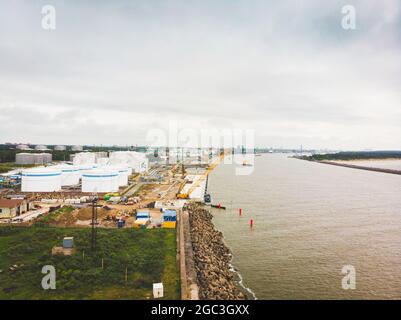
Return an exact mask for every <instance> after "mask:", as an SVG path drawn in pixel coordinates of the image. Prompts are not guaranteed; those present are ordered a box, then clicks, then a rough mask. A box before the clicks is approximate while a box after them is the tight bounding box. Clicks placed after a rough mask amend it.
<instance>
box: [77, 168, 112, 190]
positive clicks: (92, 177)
mask: <svg viewBox="0 0 401 320" xmlns="http://www.w3.org/2000/svg"><path fill="white" fill-rule="evenodd" d="M118 176H119V174H118V171H117V170H110V169H105V168H102V169H94V170H90V171H85V172H84V173H83V174H82V192H117V191H118V187H119V185H118V184H119V177H118Z"/></svg>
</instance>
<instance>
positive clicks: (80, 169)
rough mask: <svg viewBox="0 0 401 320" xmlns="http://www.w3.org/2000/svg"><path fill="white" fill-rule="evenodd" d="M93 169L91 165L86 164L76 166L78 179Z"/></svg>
mask: <svg viewBox="0 0 401 320" xmlns="http://www.w3.org/2000/svg"><path fill="white" fill-rule="evenodd" d="M92 169H93V166H92V165H88V164H83V165H80V166H78V172H79V177H82V175H83V174H84V173H85V172H86V171H90V170H92Z"/></svg>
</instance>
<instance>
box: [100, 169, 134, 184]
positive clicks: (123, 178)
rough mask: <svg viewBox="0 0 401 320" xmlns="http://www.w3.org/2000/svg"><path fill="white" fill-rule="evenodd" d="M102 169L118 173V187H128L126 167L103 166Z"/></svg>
mask: <svg viewBox="0 0 401 320" xmlns="http://www.w3.org/2000/svg"><path fill="white" fill-rule="evenodd" d="M102 168H103V169H106V170H113V171H117V172H118V186H119V187H122V186H127V185H128V167H127V166H124V165H115V166H103V167H102Z"/></svg>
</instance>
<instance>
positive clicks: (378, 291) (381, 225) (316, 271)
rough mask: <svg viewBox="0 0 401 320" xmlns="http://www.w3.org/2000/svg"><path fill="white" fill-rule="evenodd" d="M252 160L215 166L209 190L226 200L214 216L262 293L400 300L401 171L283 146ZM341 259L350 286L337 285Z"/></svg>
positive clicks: (237, 262)
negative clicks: (338, 161) (308, 156)
mask: <svg viewBox="0 0 401 320" xmlns="http://www.w3.org/2000/svg"><path fill="white" fill-rule="evenodd" d="M237 167H238V166H237ZM253 168H254V171H253V173H252V174H251V175H247V176H238V175H235V165H227V164H221V165H220V166H218V167H217V168H216V169H215V170H214V172H213V173H212V175H211V176H210V179H209V191H210V192H211V194H212V199H213V203H221V204H222V205H224V206H227V207H228V210H226V211H224V210H213V213H214V223H215V225H216V227H217V228H218V229H219V230H221V231H222V232H223V233H224V237H225V241H226V243H227V245H228V246H229V247H230V249H231V250H232V252H233V255H234V258H233V265H234V266H235V267H236V268H237V269H238V270H239V272H240V274H241V275H242V277H243V283H244V285H245V286H246V287H249V288H250V289H251V290H252V291H253V292H254V293H255V295H256V297H257V298H258V299H395V298H398V299H400V298H401V176H397V175H391V174H385V173H378V172H370V171H363V170H356V169H349V168H344V167H337V166H330V165H324V164H318V163H312V162H307V161H302V160H297V159H293V158H289V157H288V155H281V154H265V155H262V156H261V157H256V158H255V165H254V167H253ZM239 208H242V209H243V213H242V216H240V215H239V212H238V209H239ZM251 218H252V219H253V221H254V227H253V228H252V229H251V228H250V227H249V220H250V219H251ZM344 265H352V266H354V267H355V269H356V289H355V290H344V289H342V287H341V280H342V278H343V277H344V275H343V274H342V273H341V269H342V267H343V266H344Z"/></svg>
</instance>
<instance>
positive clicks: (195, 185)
mask: <svg viewBox="0 0 401 320" xmlns="http://www.w3.org/2000/svg"><path fill="white" fill-rule="evenodd" d="M223 159H224V151H222V152H221V153H220V156H219V158H218V160H217V161H215V162H214V163H211V164H210V165H209V167H208V168H207V170H206V172H205V173H204V174H203V175H202V177H200V178H199V179H198V180H197V181H196V182H195V183H193V184H192V185H191V187H190V188H189V189H188V190H187V191H186V192H180V193H178V194H177V199H189V196H190V195H191V193H192V192H193V191H194V190H195V189H196V188H198V187H199V186H200V184H201V183H202V182H203V181H204V180H205V179H207V177H208V175H209V173H210V172H212V171H213V170H214V169H215V168H216V167H217V166H218V165H219V163H220V162H221V161H222V160H223ZM184 185H185V183H184V184H183V185H182V186H181V189H180V190H182V188H183V186H184ZM204 200H208V202H210V201H211V197H210V194H206V193H205V195H204ZM205 202H206V201H205Z"/></svg>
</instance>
